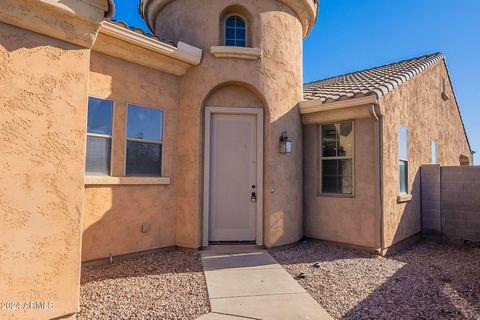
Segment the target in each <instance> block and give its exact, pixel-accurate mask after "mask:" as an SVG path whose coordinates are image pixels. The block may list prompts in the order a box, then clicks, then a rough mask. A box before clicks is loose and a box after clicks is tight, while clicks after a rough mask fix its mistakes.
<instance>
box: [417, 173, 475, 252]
mask: <svg viewBox="0 0 480 320" xmlns="http://www.w3.org/2000/svg"><path fill="white" fill-rule="evenodd" d="M421 182H422V234H423V236H424V237H425V238H430V239H435V240H440V241H444V242H450V243H456V244H465V243H475V242H477V244H478V243H480V166H477V167H441V166H439V165H425V166H422V169H421Z"/></svg>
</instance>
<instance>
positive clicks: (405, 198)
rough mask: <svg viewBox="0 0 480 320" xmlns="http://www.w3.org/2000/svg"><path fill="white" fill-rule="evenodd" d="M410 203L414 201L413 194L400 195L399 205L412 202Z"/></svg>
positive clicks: (398, 198)
mask: <svg viewBox="0 0 480 320" xmlns="http://www.w3.org/2000/svg"><path fill="white" fill-rule="evenodd" d="M410 201H412V195H411V194H400V195H399V196H398V197H397V203H403V202H410Z"/></svg>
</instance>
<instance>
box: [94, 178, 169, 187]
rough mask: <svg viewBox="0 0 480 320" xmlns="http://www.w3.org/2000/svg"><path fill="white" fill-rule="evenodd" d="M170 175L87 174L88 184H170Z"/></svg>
mask: <svg viewBox="0 0 480 320" xmlns="http://www.w3.org/2000/svg"><path fill="white" fill-rule="evenodd" d="M169 184H171V178H170V177H110V176H86V177H85V185H86V186H99V185H169Z"/></svg>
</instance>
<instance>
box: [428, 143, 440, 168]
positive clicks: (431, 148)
mask: <svg viewBox="0 0 480 320" xmlns="http://www.w3.org/2000/svg"><path fill="white" fill-rule="evenodd" d="M434 145H435V162H434V161H433V156H434V152H433V146H434ZM430 150H431V157H432V159H431V161H430V162H431V163H432V164H438V141H437V140H435V139H433V140H432V143H431V144H430Z"/></svg>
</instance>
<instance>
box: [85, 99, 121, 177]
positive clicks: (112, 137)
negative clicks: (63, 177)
mask: <svg viewBox="0 0 480 320" xmlns="http://www.w3.org/2000/svg"><path fill="white" fill-rule="evenodd" d="M90 98H93V99H97V100H105V101H110V102H111V103H112V134H111V135H107V134H98V133H88V108H89V106H90V104H89V103H88V102H87V129H86V132H87V140H88V137H97V138H109V139H110V172H109V173H108V175H103V174H94V173H91V172H87V170H86V168H85V176H98V177H112V176H113V154H114V153H113V148H114V145H115V143H114V142H115V140H114V133H115V101H113V100H110V99H106V98H101V97H98V96H88V100H87V101H89V100H90ZM86 151H87V141H85V164H86V161H87V154H86Z"/></svg>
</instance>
